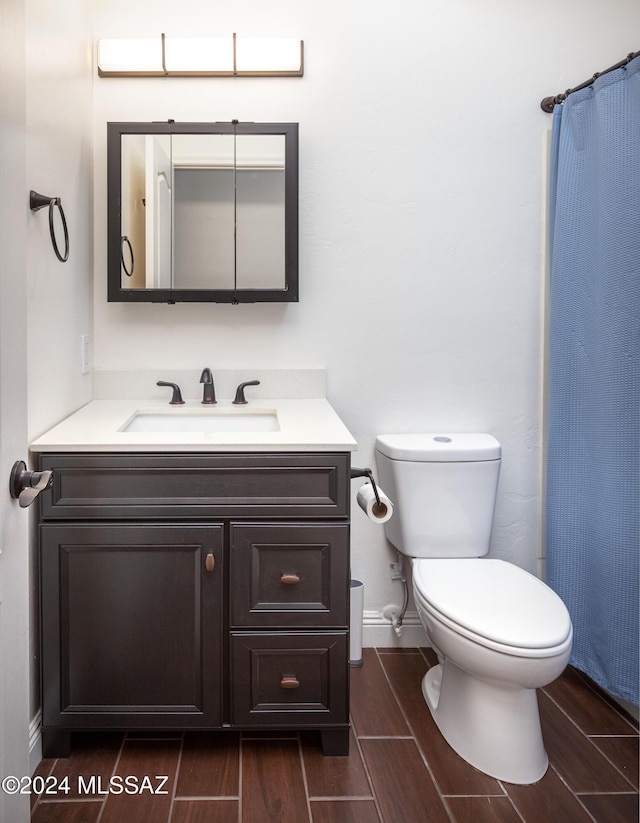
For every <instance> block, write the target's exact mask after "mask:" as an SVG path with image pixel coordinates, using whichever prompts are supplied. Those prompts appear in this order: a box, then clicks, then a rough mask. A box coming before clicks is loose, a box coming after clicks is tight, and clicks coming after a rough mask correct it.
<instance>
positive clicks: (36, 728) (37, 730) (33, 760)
mask: <svg viewBox="0 0 640 823" xmlns="http://www.w3.org/2000/svg"><path fill="white" fill-rule="evenodd" d="M41 730H42V712H41V711H40V710H38V713H37V714H36V716H35V717H34V718H33V720H32V721H31V723H29V774H33V773H34V772H35V770H36V769H37V768H38V765H39V764H40V761H41V760H42V733H41Z"/></svg>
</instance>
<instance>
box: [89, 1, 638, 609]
mask: <svg viewBox="0 0 640 823" xmlns="http://www.w3.org/2000/svg"><path fill="white" fill-rule="evenodd" d="M639 25H640V6H639V5H638V3H637V0H612V2H611V3H609V4H602V3H601V2H600V0H598V2H596V0H566V2H564V3H557V2H555V0H521V2H519V3H513V2H510V0H484V2H470V0H405V1H404V2H402V3H397V4H395V5H391V6H390V5H388V4H382V3H378V4H372V3H370V2H367V3H365V2H363V0H351V2H348V3H345V2H343V1H342V0H340V2H338V0H325V2H323V3H309V2H300V0H272V2H270V3H264V2H263V0H236V2H235V3H233V4H212V3H205V2H203V0H182V2H181V3H179V4H175V3H174V2H173V0H137V2H136V3H131V2H130V0H109V3H100V4H96V7H95V36H96V37H122V36H130V37H135V36H152V35H154V34H157V35H159V34H160V32H166V33H167V34H171V35H182V36H198V35H212V36H213V35H230V34H231V33H232V32H233V31H236V32H238V33H239V34H245V35H251V34H255V35H265V36H268V35H274V36H278V35H280V36H292V37H300V38H302V39H304V41H305V76H304V78H303V79H246V78H242V79H185V78H167V79H139V80H134V79H96V80H95V84H94V104H95V109H94V118H95V119H94V123H95V148H96V152H95V224H94V228H95V303H94V321H95V364H96V367H98V368H103V369H118V368H155V367H159V366H161V367H166V368H167V369H171V368H200V367H202V366H205V365H209V366H211V367H212V368H213V370H214V372H215V369H216V367H218V368H233V367H239V368H241V367H262V368H266V367H268V368H286V367H311V366H326V367H327V369H328V396H329V399H330V401H331V402H332V403H333V405H334V406H335V408H336V409H337V411H338V412H339V413H340V414H341V416H342V417H343V419H344V421H345V422H346V424H347V425H348V426H349V428H350V429H351V431H352V432H353V434H354V436H355V437H356V438H357V440H358V442H359V452H358V453H357V454H356V455H355V456H354V462H355V463H357V464H360V465H369V466H372V465H374V456H373V444H374V439H375V435H376V434H377V433H379V432H383V431H409V430H451V431H456V430H458V431H461V430H470V431H472V430H480V431H488V432H491V433H493V434H494V435H495V436H496V437H498V439H499V440H500V441H501V442H502V444H503V447H504V457H503V470H502V477H501V482H500V488H499V501H498V509H497V514H496V520H495V529H494V535H493V543H492V554H493V555H494V556H497V557H504V558H507V559H510V560H513V561H514V562H515V563H517V564H519V565H521V566H523V567H525V568H527V569H529V570H531V571H534V572H535V571H536V569H537V563H536V549H537V543H538V482H539V478H538V475H539V471H538V464H539V444H540V350H541V323H542V320H541V307H540V302H541V300H540V295H541V286H542V269H543V265H542V259H543V248H542V216H541V215H542V199H543V173H542V169H543V149H542V147H543V142H544V140H543V138H544V133H545V131H546V130H548V129H549V128H550V116H549V115H546V114H544V113H543V112H542V111H541V109H540V106H539V103H540V100H541V98H542V97H544V96H546V95H550V94H555V93H558V92H560V91H563V90H564V89H565V88H567V87H568V86H571V85H576V84H578V83H579V82H581V81H583V80H584V79H586V78H587V77H590V76H591V75H592V74H593V73H594V71H596V70H597V69H602V68H605V67H607V66H608V65H611V64H612V63H615V62H617V61H618V60H619V59H621V58H622V57H623V56H624V55H625V54H627V53H628V52H630V51H632V50H633V49H634V48H637V47H638V44H637V32H638V30H639ZM634 38H636V39H635V40H634ZM168 118H174V119H176V120H194V121H198V120H202V121H205V120H209V121H214V120H223V121H229V120H231V119H233V118H238V119H240V120H254V121H296V122H299V123H300V231H301V242H300V303H299V304H297V305H296V304H293V305H241V306H235V307H234V306H229V305H197V304H191V305H189V304H183V305H175V306H163V305H155V304H149V305H123V304H108V303H107V302H106V257H107V255H106V156H105V145H106V127H105V123H106V122H107V121H110V120H139V121H145V120H149V121H150V120H165V119H168ZM355 486H356V484H354V492H355ZM352 547H353V560H352V571H353V576H354V577H358V578H359V579H361V580H363V581H364V583H365V587H366V588H365V592H366V596H365V609H367V610H376V609H381V608H382V607H383V606H384V605H385V604H386V603H389V602H399V598H400V597H401V593H400V591H399V584H398V583H397V582H391V581H390V579H389V574H388V568H387V565H388V563H389V562H390V561H391V560H393V559H394V553H393V552H392V551H391V549H390V547H389V545H388V544H387V543H386V541H385V540H384V538H383V534H382V530H381V529H379V528H376V527H374V526H373V525H372V524H370V523H369V522H368V521H366V520H365V519H364V518H363V517H361V516H359V512H358V511H357V510H356V511H355V512H354V522H353V529H352Z"/></svg>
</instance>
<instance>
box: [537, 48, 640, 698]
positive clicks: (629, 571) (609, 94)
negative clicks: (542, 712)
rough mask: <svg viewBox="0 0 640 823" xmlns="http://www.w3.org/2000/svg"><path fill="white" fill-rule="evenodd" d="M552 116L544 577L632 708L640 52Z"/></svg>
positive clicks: (598, 667) (639, 424)
mask: <svg viewBox="0 0 640 823" xmlns="http://www.w3.org/2000/svg"><path fill="white" fill-rule="evenodd" d="M553 117H554V119H553V129H552V167H551V180H550V194H551V197H550V212H549V213H550V243H551V313H550V338H549V384H548V390H549V415H548V452H547V500H546V522H547V526H546V529H547V532H546V545H547V581H548V583H549V585H550V586H551V587H552V588H553V589H555V591H557V592H558V594H559V595H560V596H561V597H562V599H563V600H564V602H565V603H566V604H567V607H568V609H569V612H570V614H571V619H572V621H573V626H574V647H573V653H572V658H571V661H570V662H571V663H572V664H573V665H574V666H576V667H577V668H578V669H580V670H581V671H584V672H585V673H586V674H588V675H589V676H590V677H591V678H592V679H593V680H595V681H596V682H597V683H599V684H600V685H601V686H602V687H603V688H605V689H606V690H607V691H609V692H610V693H612V694H614V695H616V696H618V697H621V698H623V699H625V700H628V701H631V702H632V703H634V704H636V705H637V704H638V667H639V662H638V649H639V645H640V643H639V637H638V623H639V607H638V581H639V569H638V555H639V553H640V530H639V522H640V513H639V497H640V57H638V58H636V59H635V60H633V61H632V62H630V63H629V64H628V65H627V66H626V68H623V69H618V70H616V71H613V72H610V73H609V74H606V75H603V76H602V77H600V78H599V79H598V80H596V82H595V83H594V84H593V85H592V86H590V87H589V88H586V89H582V90H581V91H578V92H575V93H573V94H571V95H569V97H568V98H567V99H566V101H565V102H564V103H563V104H562V105H556V107H555V109H554V115H553Z"/></svg>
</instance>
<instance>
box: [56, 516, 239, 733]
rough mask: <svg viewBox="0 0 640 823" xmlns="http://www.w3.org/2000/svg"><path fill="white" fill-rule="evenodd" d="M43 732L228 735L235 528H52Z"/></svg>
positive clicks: (97, 525) (161, 526) (129, 526)
mask: <svg viewBox="0 0 640 823" xmlns="http://www.w3.org/2000/svg"><path fill="white" fill-rule="evenodd" d="M40 545H41V574H42V580H41V589H42V590H41V599H42V604H41V614H42V676H43V684H42V688H43V695H42V699H43V726H44V727H45V728H47V727H48V728H66V729H73V728H80V727H84V728H87V727H92V726H93V727H94V728H105V727H113V728H115V727H126V728H141V727H145V726H154V727H156V728H162V727H172V726H180V727H185V726H186V727H192V726H193V727H197V726H205V725H206V726H218V725H220V722H221V692H222V689H221V680H222V583H223V549H222V547H223V528H222V526H220V525H217V524H216V525H212V526H198V527H189V526H177V525H153V524H150V525H146V526H144V525H101V524H95V525H75V524H73V525H71V524H69V525H50V524H46V525H44V526H42V527H41V541H40Z"/></svg>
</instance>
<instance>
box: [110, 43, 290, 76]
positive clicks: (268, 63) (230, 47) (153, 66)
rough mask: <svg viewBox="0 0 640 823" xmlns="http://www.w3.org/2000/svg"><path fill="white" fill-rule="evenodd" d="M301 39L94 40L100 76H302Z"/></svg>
mask: <svg viewBox="0 0 640 823" xmlns="http://www.w3.org/2000/svg"><path fill="white" fill-rule="evenodd" d="M303 54H304V44H303V42H302V40H295V39H293V38H287V37H273V38H265V37H238V36H237V35H235V34H234V35H233V36H232V37H188V38H187V37H167V36H166V35H165V34H162V35H160V37H157V38H149V39H135V38H129V39H115V40H104V39H101V40H98V74H99V75H100V77H136V76H138V77H162V76H189V77H208V76H221V77H225V76H242V75H244V76H249V77H254V76H264V77H302V75H303V69H304V57H303Z"/></svg>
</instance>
